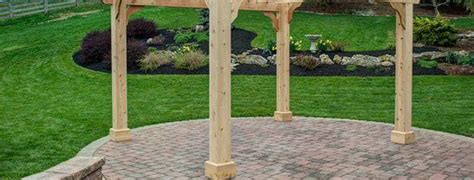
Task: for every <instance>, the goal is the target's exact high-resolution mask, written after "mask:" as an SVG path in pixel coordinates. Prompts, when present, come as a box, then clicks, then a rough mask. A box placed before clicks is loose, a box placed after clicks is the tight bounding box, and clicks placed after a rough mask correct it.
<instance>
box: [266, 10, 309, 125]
mask: <svg viewBox="0 0 474 180" xmlns="http://www.w3.org/2000/svg"><path fill="white" fill-rule="evenodd" d="M300 5H301V3H294V4H290V3H282V4H280V8H279V11H277V12H264V14H265V15H266V16H268V17H269V18H270V19H272V23H273V27H274V28H275V31H276V32H277V38H276V39H277V53H276V65H277V74H276V79H277V80H276V111H275V113H274V118H275V120H277V121H291V120H292V119H293V114H292V112H291V111H290V22H291V20H292V17H293V11H294V10H295V9H296V8H297V7H298V6H300Z"/></svg>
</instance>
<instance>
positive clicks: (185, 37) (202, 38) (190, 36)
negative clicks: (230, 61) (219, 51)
mask: <svg viewBox="0 0 474 180" xmlns="http://www.w3.org/2000/svg"><path fill="white" fill-rule="evenodd" d="M206 41H209V35H208V34H207V33H204V32H182V33H178V34H176V36H174V42H175V43H177V44H184V43H192V42H197V43H202V42H206Z"/></svg>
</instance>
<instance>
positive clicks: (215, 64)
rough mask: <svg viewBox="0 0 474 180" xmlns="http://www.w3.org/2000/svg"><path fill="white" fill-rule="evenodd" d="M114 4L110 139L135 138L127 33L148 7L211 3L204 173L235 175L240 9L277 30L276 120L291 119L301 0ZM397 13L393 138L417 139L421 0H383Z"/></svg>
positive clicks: (114, 0) (112, 0)
mask: <svg viewBox="0 0 474 180" xmlns="http://www.w3.org/2000/svg"><path fill="white" fill-rule="evenodd" d="M103 2H104V3H105V4H111V5H112V13H111V21H112V104H113V105H112V108H113V120H112V122H113V126H112V128H111V129H110V140H112V141H126V140H131V139H132V136H131V131H130V129H129V128H128V125H127V119H128V114H127V64H126V63H127V59H126V58H127V55H126V53H127V45H126V43H127V36H126V34H127V33H126V26H127V23H128V17H129V16H130V15H131V14H133V13H134V12H136V11H138V10H140V9H141V8H142V7H144V6H167V7H188V8H209V11H210V25H209V33H210V35H209V36H210V44H209V46H210V47H209V56H210V63H209V76H210V78H209V141H210V142H209V160H208V161H206V162H205V174H206V176H208V177H210V178H213V179H225V178H230V177H233V176H235V175H236V165H235V163H234V162H233V161H232V159H231V122H230V119H231V47H230V46H231V23H232V22H233V21H234V20H235V19H236V18H237V16H238V11H239V9H241V10H254V11H262V12H263V13H264V14H265V15H266V16H268V17H269V18H270V19H271V20H272V23H273V27H274V28H275V31H276V32H277V58H276V64H277V74H276V76H277V82H276V88H277V90H276V103H277V104H276V111H275V113H274V119H275V120H276V121H291V120H292V112H291V111H290V91H289V89H290V84H289V83H290V82H289V81H290V60H289V56H290V48H289V46H290V41H289V31H290V22H291V20H292V17H293V12H294V11H295V9H296V8H297V7H299V6H300V5H301V3H302V0H103ZM377 2H387V3H390V5H391V6H392V7H393V9H394V10H395V12H396V19H397V20H396V75H395V77H396V80H395V83H396V98H395V128H394V130H393V131H392V133H391V141H392V142H394V143H399V144H409V143H413V142H414V141H415V134H414V133H413V131H412V130H411V124H412V123H411V118H412V113H411V111H412V107H411V106H412V49H413V35H412V32H413V4H417V3H419V0H378V1H377Z"/></svg>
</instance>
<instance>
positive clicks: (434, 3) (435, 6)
mask: <svg viewBox="0 0 474 180" xmlns="http://www.w3.org/2000/svg"><path fill="white" fill-rule="evenodd" d="M431 3H432V4H433V8H434V11H435V15H436V16H441V14H440V13H439V9H438V7H439V5H438V3H437V2H436V0H431Z"/></svg>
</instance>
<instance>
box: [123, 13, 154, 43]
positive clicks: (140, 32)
mask: <svg viewBox="0 0 474 180" xmlns="http://www.w3.org/2000/svg"><path fill="white" fill-rule="evenodd" d="M157 34H158V32H157V30H156V25H155V23H154V22H153V21H147V20H145V19H143V18H141V19H135V20H132V21H130V22H128V25H127V36H128V37H131V38H137V39H144V38H151V37H153V36H156V35H157Z"/></svg>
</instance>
